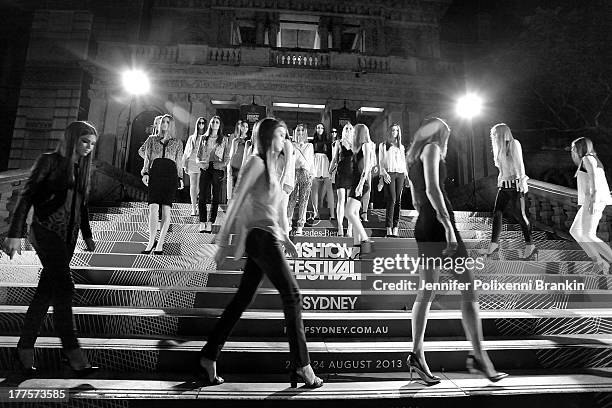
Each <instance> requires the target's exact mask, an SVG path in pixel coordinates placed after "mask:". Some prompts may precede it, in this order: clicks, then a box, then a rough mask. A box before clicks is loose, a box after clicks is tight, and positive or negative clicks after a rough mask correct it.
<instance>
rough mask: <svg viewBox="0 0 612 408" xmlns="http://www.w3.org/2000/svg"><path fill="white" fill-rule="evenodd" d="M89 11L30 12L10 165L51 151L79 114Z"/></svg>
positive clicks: (28, 161) (17, 165)
mask: <svg viewBox="0 0 612 408" xmlns="http://www.w3.org/2000/svg"><path fill="white" fill-rule="evenodd" d="M91 25H92V15H91V14H89V13H87V12H82V11H53V10H41V11H37V12H36V13H35V15H34V20H33V23H32V31H31V39H30V45H29V48H28V53H27V58H26V68H25V74H24V78H23V83H22V86H21V91H20V97H19V105H18V109H17V117H16V120H15V129H14V133H13V140H12V144H11V152H10V157H9V168H11V169H15V168H27V167H29V166H30V165H31V164H32V163H33V162H34V160H35V159H36V157H38V156H39V155H40V154H41V153H42V152H45V151H49V150H52V149H53V148H54V147H55V146H56V144H57V140H58V139H59V138H60V137H61V136H62V134H63V133H64V130H65V128H66V126H67V125H68V124H69V123H70V122H71V121H74V120H76V119H77V118H78V117H79V107H80V105H81V102H82V101H81V92H82V84H83V82H84V80H85V72H84V71H83V69H82V68H81V67H80V66H79V65H78V64H79V62H80V61H84V60H86V59H87V57H88V52H89V43H90V35H91Z"/></svg>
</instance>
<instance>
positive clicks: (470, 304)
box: [406, 118, 507, 384]
mask: <svg viewBox="0 0 612 408" xmlns="http://www.w3.org/2000/svg"><path fill="white" fill-rule="evenodd" d="M449 137H450V128H449V127H448V125H447V124H446V123H445V122H444V121H443V120H442V119H439V118H433V119H428V120H427V121H426V122H425V123H424V124H423V125H422V126H421V127H420V128H419V129H418V130H417V131H416V133H415V135H414V138H413V141H412V144H411V145H410V148H409V149H408V153H407V154H406V156H407V162H408V166H409V170H408V177H409V181H410V190H411V192H412V200H413V205H414V208H415V209H416V210H417V212H418V214H419V215H418V218H417V221H416V225H415V230H414V237H415V239H416V241H417V243H418V248H419V253H418V255H419V256H420V257H422V258H425V261H426V265H427V263H429V261H427V258H430V259H432V258H433V259H434V260H438V261H439V260H440V259H442V261H443V262H442V264H446V263H447V262H446V261H445V260H446V258H453V259H456V258H467V256H468V253H467V250H466V248H465V245H464V243H463V241H462V240H461V236H460V235H459V231H457V227H456V226H455V217H454V213H453V208H452V206H451V203H450V201H449V200H448V197H447V195H446V191H445V190H444V181H445V180H446V163H445V162H444V159H445V157H446V150H447V145H448V139H449ZM438 263H439V262H438ZM459 272H462V273H459ZM439 273H440V271H439V270H438V269H436V268H435V267H433V268H424V269H421V270H420V274H421V280H424V281H426V282H432V283H433V282H437V281H438V279H439ZM451 273H453V276H454V277H455V278H456V279H457V280H459V281H461V282H464V283H466V284H468V285H467V287H468V289H467V290H465V291H462V292H461V295H462V298H463V300H462V302H461V312H462V323H463V327H464V330H465V334H466V337H467V338H468V340H469V341H470V342H471V343H472V348H473V352H472V353H471V354H470V355H469V356H468V360H467V367H468V370H469V371H470V372H473V371H478V372H480V373H482V374H483V375H484V376H486V377H487V378H488V379H489V380H491V381H499V380H501V379H502V378H504V377H506V376H507V374H505V373H501V372H497V371H496V370H495V368H494V366H493V363H492V362H491V360H490V359H489V356H488V355H487V352H486V351H485V350H484V349H483V348H482V325H481V322H480V316H479V308H478V300H477V298H476V293H475V292H474V290H473V289H474V276H473V275H472V271H471V270H470V269H469V268H466V269H465V271H463V270H462V271H459V270H457V271H455V270H454V269H453V270H451ZM434 296H435V292H434V291H431V290H424V291H421V292H419V293H418V295H417V298H416V300H415V302H414V305H413V307H412V341H413V351H412V352H411V353H410V354H409V360H408V364H409V366H410V371H411V372H412V370H413V369H414V370H415V371H416V372H417V374H418V375H419V377H421V379H422V380H423V381H425V382H426V383H428V384H436V383H439V382H440V378H439V377H437V376H434V375H433V374H432V373H431V371H430V370H429V367H428V366H427V362H426V361H425V353H424V350H423V341H424V336H425V327H426V324H427V314H428V312H429V308H430V306H431V302H432V301H433V298H434Z"/></svg>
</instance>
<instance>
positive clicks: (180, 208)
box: [89, 202, 493, 218]
mask: <svg viewBox="0 0 612 408" xmlns="http://www.w3.org/2000/svg"><path fill="white" fill-rule="evenodd" d="M148 211H149V205H148V204H147V203H145V202H122V203H120V205H119V206H117V205H116V203H115V204H114V205H111V206H108V207H103V206H98V207H95V206H94V207H90V208H89V212H90V213H106V214H127V213H143V212H148ZM171 211H176V212H177V213H180V214H185V213H187V214H190V213H191V204H187V203H173V204H172V208H171ZM225 211H227V205H225V204H220V205H219V213H224V212H225ZM385 213H386V212H385V210H384V209H374V210H368V214H371V215H374V216H378V217H384V216H385ZM454 214H455V218H473V217H481V218H491V217H492V216H493V214H492V213H491V212H486V211H484V212H483V211H454ZM417 215H418V213H417V212H416V211H415V210H406V209H403V210H401V212H400V216H401V217H416V216H417Z"/></svg>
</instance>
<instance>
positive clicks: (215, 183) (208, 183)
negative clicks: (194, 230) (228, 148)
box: [198, 162, 225, 222]
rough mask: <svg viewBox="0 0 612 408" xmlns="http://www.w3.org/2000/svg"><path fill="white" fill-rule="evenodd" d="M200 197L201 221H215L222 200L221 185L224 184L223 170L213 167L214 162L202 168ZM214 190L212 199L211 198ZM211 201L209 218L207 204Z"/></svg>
mask: <svg viewBox="0 0 612 408" xmlns="http://www.w3.org/2000/svg"><path fill="white" fill-rule="evenodd" d="M200 173H201V175H200V197H199V200H198V209H199V213H200V222H206V221H210V222H215V220H216V219H217V212H218V211H219V201H220V200H221V186H222V184H223V176H224V175H225V172H224V171H223V170H217V169H215V168H214V167H213V164H212V162H211V163H210V164H209V165H208V167H207V168H206V169H203V170H200ZM211 191H212V200H211ZM209 203H211V204H212V205H211V207H210V219H207V215H208V214H207V210H206V204H209Z"/></svg>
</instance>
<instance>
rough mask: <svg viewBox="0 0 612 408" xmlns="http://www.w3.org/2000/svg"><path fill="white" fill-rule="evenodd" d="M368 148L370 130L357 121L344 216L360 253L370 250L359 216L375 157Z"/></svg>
mask: <svg viewBox="0 0 612 408" xmlns="http://www.w3.org/2000/svg"><path fill="white" fill-rule="evenodd" d="M370 149H372V140H371V139H370V130H369V129H368V127H367V126H366V125H364V124H362V123H359V124H357V125H356V126H355V133H354V135H353V157H352V162H353V163H352V165H353V171H352V173H353V175H352V182H351V189H350V190H349V192H348V199H347V201H346V218H347V219H348V222H349V228H348V230H349V236H350V235H351V232H352V236H353V244H354V245H355V246H360V247H361V249H360V251H359V253H361V254H367V253H370V252H371V250H372V242H371V241H370V240H369V238H368V234H367V233H366V231H365V228H363V224H362V223H361V218H360V217H359V209H360V208H361V199H362V198H363V194H364V193H366V192H367V191H368V190H369V189H370V184H369V182H368V176H369V173H370V170H371V168H372V164H371V159H372V157H376V155H375V154H372V151H371V150H370ZM353 230H354V231H353Z"/></svg>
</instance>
